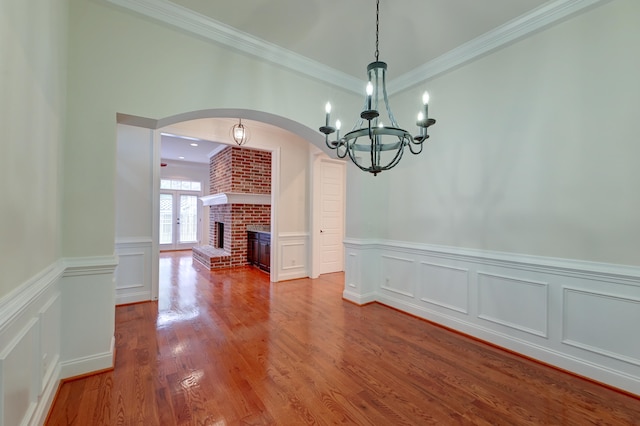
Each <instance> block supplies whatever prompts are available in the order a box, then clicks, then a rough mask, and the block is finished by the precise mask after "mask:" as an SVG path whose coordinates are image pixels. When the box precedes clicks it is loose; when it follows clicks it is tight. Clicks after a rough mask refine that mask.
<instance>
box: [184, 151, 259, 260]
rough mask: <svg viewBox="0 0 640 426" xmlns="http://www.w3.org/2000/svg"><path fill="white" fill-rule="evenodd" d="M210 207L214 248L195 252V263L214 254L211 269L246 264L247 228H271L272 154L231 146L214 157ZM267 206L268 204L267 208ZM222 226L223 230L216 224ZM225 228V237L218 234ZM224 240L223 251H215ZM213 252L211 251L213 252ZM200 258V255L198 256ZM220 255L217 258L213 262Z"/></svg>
mask: <svg viewBox="0 0 640 426" xmlns="http://www.w3.org/2000/svg"><path fill="white" fill-rule="evenodd" d="M209 184H210V193H211V194H212V195H210V196H207V197H203V200H204V202H205V205H209V206H210V208H209V223H210V229H209V241H210V242H211V246H207V247H200V248H195V249H194V259H196V260H198V261H200V262H202V263H205V262H203V259H202V253H197V252H208V253H211V256H209V257H211V259H210V262H209V264H208V265H206V266H208V267H209V268H210V269H221V268H231V267H237V266H245V265H246V264H247V226H255V225H258V226H270V224H271V205H270V194H271V152H266V151H257V150H252V149H246V148H239V147H235V146H228V147H226V148H224V149H223V150H222V151H220V152H218V153H217V154H216V155H214V156H212V157H211V160H210V162H209ZM264 203H266V204H264ZM219 223H222V224H223V226H222V227H221V226H218V225H217V224H219ZM221 228H223V229H224V231H223V233H224V235H222V236H220V235H218V233H219V232H220V229H221ZM219 237H222V238H221V239H220V240H221V241H222V246H223V248H222V250H220V249H217V248H215V246H216V245H217V244H216V243H217V242H218V241H219ZM210 249H211V250H210ZM197 254H200V255H197ZM215 254H218V255H219V256H217V258H215V259H214V258H213V257H214V256H213V255H215Z"/></svg>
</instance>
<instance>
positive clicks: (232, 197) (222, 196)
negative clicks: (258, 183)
mask: <svg viewBox="0 0 640 426" xmlns="http://www.w3.org/2000/svg"><path fill="white" fill-rule="evenodd" d="M200 199H201V200H202V204H203V205H205V206H216V205H220V204H267V205H270V204H271V194H247V193H242V192H220V193H218V194H213V195H205V196H204V197H200Z"/></svg>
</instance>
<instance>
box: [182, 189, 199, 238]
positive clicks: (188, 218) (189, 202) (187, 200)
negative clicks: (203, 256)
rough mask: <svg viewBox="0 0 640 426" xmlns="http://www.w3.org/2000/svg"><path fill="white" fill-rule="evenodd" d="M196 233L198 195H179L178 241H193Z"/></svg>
mask: <svg viewBox="0 0 640 426" xmlns="http://www.w3.org/2000/svg"><path fill="white" fill-rule="evenodd" d="M197 234H198V197H196V196H195V195H181V196H180V242H181V243H194V242H196V241H197Z"/></svg>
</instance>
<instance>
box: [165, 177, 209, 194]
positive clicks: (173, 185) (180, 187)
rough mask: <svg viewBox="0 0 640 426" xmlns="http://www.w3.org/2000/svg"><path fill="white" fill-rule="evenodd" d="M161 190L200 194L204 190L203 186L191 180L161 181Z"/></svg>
mask: <svg viewBox="0 0 640 426" xmlns="http://www.w3.org/2000/svg"><path fill="white" fill-rule="evenodd" d="M160 189H170V190H177V191H198V192H200V191H201V190H202V184H201V183H200V182H195V181H190V180H180V179H160Z"/></svg>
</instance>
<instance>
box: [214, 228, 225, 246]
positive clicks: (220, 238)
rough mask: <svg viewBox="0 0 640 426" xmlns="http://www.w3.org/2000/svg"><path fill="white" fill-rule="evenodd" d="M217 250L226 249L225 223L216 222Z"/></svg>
mask: <svg viewBox="0 0 640 426" xmlns="http://www.w3.org/2000/svg"><path fill="white" fill-rule="evenodd" d="M215 226H216V248H219V249H223V248H224V223H223V222H216V223H215Z"/></svg>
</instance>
